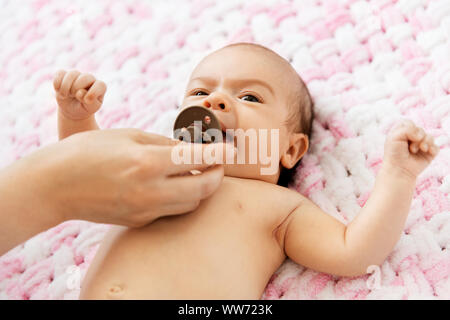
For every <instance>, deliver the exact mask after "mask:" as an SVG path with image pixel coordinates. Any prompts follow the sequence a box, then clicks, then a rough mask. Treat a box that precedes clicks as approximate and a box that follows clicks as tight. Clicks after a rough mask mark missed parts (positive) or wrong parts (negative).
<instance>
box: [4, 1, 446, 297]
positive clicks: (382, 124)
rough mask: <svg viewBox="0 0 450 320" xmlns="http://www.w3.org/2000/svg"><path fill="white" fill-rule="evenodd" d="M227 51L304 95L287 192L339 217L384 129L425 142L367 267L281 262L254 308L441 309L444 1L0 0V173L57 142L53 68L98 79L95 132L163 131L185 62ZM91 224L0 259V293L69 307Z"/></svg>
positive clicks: (370, 169) (60, 231) (357, 195)
mask: <svg viewBox="0 0 450 320" xmlns="http://www.w3.org/2000/svg"><path fill="white" fill-rule="evenodd" d="M238 41H246V42H255V43H259V44H262V45H265V46H267V47H269V48H271V49H273V50H275V51H276V52H278V53H279V54H280V55H282V56H283V57H285V58H286V59H288V60H289V61H290V62H291V63H292V65H293V67H294V68H295V69H296V70H297V71H298V72H299V74H300V75H301V76H302V77H303V79H304V80H305V82H306V83H307V85H308V87H309V88H310V90H311V93H312V95H313V97H314V99H315V102H316V105H315V113H316V118H315V120H314V125H313V136H312V141H311V147H312V148H311V150H310V151H308V154H307V155H306V156H305V157H304V159H303V161H302V165H301V166H300V167H299V168H298V171H297V175H296V177H295V181H294V183H293V184H292V185H291V188H293V189H295V190H297V191H298V192H300V193H302V194H303V195H305V196H307V197H309V198H310V199H311V200H312V201H314V202H315V203H316V204H317V205H318V206H320V207H321V208H322V209H323V210H325V211H326V212H327V213H329V214H330V215H332V216H334V217H336V218H337V219H339V220H340V221H342V222H344V223H348V222H349V221H351V220H352V219H353V218H354V217H355V216H356V215H357V214H358V213H359V212H360V209H361V207H362V206H363V205H364V203H365V201H366V200H367V198H368V197H369V195H370V192H371V190H372V188H373V185H374V180H375V177H376V174H377V171H378V170H379V168H380V165H381V163H382V158H383V152H384V150H383V144H384V140H385V137H386V133H387V132H388V131H389V129H390V128H391V127H392V126H393V125H394V124H395V122H397V121H399V120H400V119H402V118H408V119H411V120H413V121H414V122H415V123H416V124H417V125H419V126H421V127H423V128H424V129H425V130H426V131H427V132H429V133H430V134H432V135H433V136H434V137H435V141H436V143H437V144H438V145H439V147H440V153H439V155H438V156H437V158H436V159H435V160H434V161H433V162H432V164H431V165H430V166H429V167H428V168H427V169H426V170H425V171H424V172H423V173H422V174H421V175H420V176H419V178H418V180H417V186H416V189H415V194H414V199H413V201H412V204H411V210H410V213H409V216H408V219H407V222H406V226H405V229H404V233H403V234H402V236H401V238H400V240H399V242H398V243H397V245H396V246H395V249H394V250H393V252H392V253H391V254H390V255H389V257H388V258H387V259H386V261H385V262H384V263H383V264H382V266H381V267H380V268H374V269H373V270H370V272H371V273H370V274H367V275H366V276H361V277H355V278H344V277H335V276H331V275H328V274H323V273H318V272H315V271H313V270H310V269H307V268H305V267H302V266H300V265H297V264H295V263H293V262H292V261H290V260H286V262H285V263H284V264H283V265H282V266H281V267H280V268H279V270H277V272H276V273H275V274H274V275H273V277H272V278H271V280H270V282H269V283H268V285H267V288H266V290H265V292H264V294H263V296H262V297H261V298H262V299H383V298H385V299H386V298H387V299H449V298H450V251H449V248H450V200H449V190H450V175H449V172H450V138H449V137H450V95H449V92H450V59H449V57H450V2H449V1H448V0H398V1H396V0H372V1H368V0H339V1H338V0H327V1H321V0H298V1H261V0H257V1H245V2H244V1H239V0H227V1H214V0H193V1H177V0H173V1H159V0H152V1H137V0H129V1H124V0H114V1H106V0H101V1H100V0H99V1H82V0H70V1H62V0H58V1H57V0H34V1H32V0H29V1H15V0H0V48H1V49H0V66H1V68H0V84H1V85H0V141H1V143H0V166H1V167H4V166H6V165H7V164H9V163H11V162H13V161H14V160H16V159H19V158H20V157H23V156H25V155H27V154H29V153H30V152H32V151H33V150H36V149H38V148H40V147H42V146H45V145H47V144H49V143H52V142H55V141H56V140H57V131H56V107H57V106H56V102H55V98H54V93H53V88H52V78H53V74H54V73H55V72H56V71H57V70H58V69H60V68H62V69H66V70H67V69H72V68H76V69H78V70H80V71H83V72H90V73H93V74H94V75H95V76H96V77H97V78H98V79H101V80H103V81H105V82H106V83H107V85H108V92H107V94H106V97H105V100H104V107H103V108H102V109H101V111H100V112H99V114H98V120H99V123H100V126H101V127H102V128H122V127H134V128H141V129H144V130H147V131H151V132H157V133H161V134H166V135H170V126H171V124H172V123H173V120H174V118H175V117H174V116H175V114H176V113H177V111H176V109H177V105H178V103H179V102H180V98H181V95H182V94H183V91H184V88H185V87H184V86H185V84H186V81H187V78H188V76H189V74H190V72H191V70H192V68H193V67H194V66H195V64H196V63H197V62H198V61H199V60H200V59H201V58H202V57H204V56H205V55H206V54H207V53H209V52H211V51H212V50H215V49H218V48H220V47H222V46H224V45H226V44H228V43H231V42H238ZM43 178H44V177H43ZM107 229H108V226H107V225H99V224H94V223H88V222H82V221H69V222H66V223H63V224H61V225H59V226H56V227H55V228H53V229H51V230H48V231H46V232H44V233H42V234H39V235H37V236H35V237H34V238H32V239H30V240H29V241H27V242H26V243H24V244H22V245H19V246H18V247H16V248H14V249H13V250H11V251H10V252H8V253H7V254H6V255H4V256H3V257H1V258H0V298H2V299H76V298H77V297H78V295H79V283H80V281H81V280H82V278H83V276H84V274H85V272H86V270H87V269H88V267H89V264H90V262H91V261H92V258H93V257H94V255H95V252H96V250H97V248H98V245H99V243H100V242H101V240H102V237H103V235H104V234H105V232H106V231H107ZM217 276H218V277H220V275H219V274H218V275H217Z"/></svg>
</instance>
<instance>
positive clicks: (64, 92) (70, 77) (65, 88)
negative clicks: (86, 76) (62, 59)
mask: <svg viewBox="0 0 450 320" xmlns="http://www.w3.org/2000/svg"><path fill="white" fill-rule="evenodd" d="M79 75H80V72H79V71H76V70H73V71H69V72H68V73H66V74H65V75H64V78H63V81H62V84H61V87H60V89H59V94H60V95H61V96H63V97H67V96H68V95H69V92H70V88H71V87H72V84H73V82H74V81H75V79H76V78H77V77H78V76H79Z"/></svg>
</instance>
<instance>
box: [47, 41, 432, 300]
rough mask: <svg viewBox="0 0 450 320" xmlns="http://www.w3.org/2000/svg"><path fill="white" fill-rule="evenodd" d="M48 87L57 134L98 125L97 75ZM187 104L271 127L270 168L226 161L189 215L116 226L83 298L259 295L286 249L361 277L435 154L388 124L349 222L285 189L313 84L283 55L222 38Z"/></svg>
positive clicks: (390, 239) (303, 136)
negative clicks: (364, 194)
mask: <svg viewBox="0 0 450 320" xmlns="http://www.w3.org/2000/svg"><path fill="white" fill-rule="evenodd" d="M54 87H55V90H56V93H57V101H58V105H59V109H58V110H59V111H58V118H59V119H58V128H59V137H60V139H63V138H65V137H67V136H70V135H71V134H74V133H77V132H80V131H84V130H93V129H98V126H97V124H96V122H95V116H94V113H95V112H96V111H97V110H98V109H99V108H100V106H101V104H102V101H103V96H104V94H105V92H106V86H105V84H104V83H103V82H101V81H98V80H96V79H95V78H94V77H93V76H92V75H90V74H80V72H78V71H70V72H67V73H66V72H64V71H60V72H58V73H57V75H56V77H55V79H54ZM192 105H198V106H203V107H206V108H209V109H210V110H212V111H213V113H214V114H215V115H216V116H217V118H218V119H219V121H220V123H221V124H222V129H225V128H226V129H239V128H240V129H243V130H248V129H269V130H272V129H278V130H279V131H278V132H279V144H278V148H277V150H278V152H279V153H278V154H279V157H278V159H277V163H278V165H277V170H275V171H276V172H275V173H273V174H261V169H262V168H263V167H264V165H263V164H262V163H261V162H260V161H259V159H258V161H257V162H256V163H253V164H248V163H247V164H235V163H236V162H234V163H233V164H224V172H225V177H224V179H223V182H222V184H221V186H220V187H219V189H218V190H217V191H216V192H215V193H214V194H213V195H211V196H210V197H209V198H207V199H206V200H203V201H202V202H201V203H200V205H199V206H198V208H197V209H195V210H194V211H192V212H189V213H186V214H181V215H176V216H169V217H163V218H159V219H157V220H155V221H153V222H152V223H150V224H148V225H146V226H145V227H141V228H127V227H120V226H113V227H112V228H111V229H110V231H109V232H108V233H107V235H106V236H105V239H104V240H103V242H102V244H101V246H100V248H99V250H98V252H97V255H96V257H95V258H94V260H93V262H92V264H91V266H90V268H89V270H88V272H87V274H86V276H85V279H84V281H83V284H82V288H81V294H80V298H81V299H260V298H261V296H262V294H263V292H264V289H265V287H266V285H267V283H268V281H269V279H270V277H271V276H272V274H273V273H274V272H275V271H276V270H277V269H278V268H279V267H280V265H281V264H282V263H283V261H284V260H285V259H286V258H287V257H289V258H290V259H291V260H292V261H295V262H296V263H298V264H301V265H303V266H305V267H308V268H312V269H314V270H317V271H320V272H326V273H330V274H334V275H338V276H349V277H352V276H359V275H364V274H366V272H367V268H368V267H369V266H371V265H380V264H381V263H383V261H384V259H385V258H386V257H387V256H388V254H389V253H390V252H391V250H392V249H393V247H394V246H395V244H396V242H397V241H398V239H399V237H400V235H401V233H402V229H403V226H404V223H405V220H406V217H407V215H408V211H409V208H410V204H411V200H412V196H413V192H414V188H415V182H416V178H417V176H418V175H419V174H420V173H421V172H422V171H423V170H424V169H425V168H426V167H427V166H428V165H429V163H430V162H431V161H432V160H433V158H434V157H435V156H436V155H437V153H438V148H437V147H436V146H435V145H434V142H433V138H432V137H431V136H430V135H427V134H426V133H425V132H424V131H423V129H421V128H418V127H416V126H415V125H414V124H413V123H412V122H411V121H404V122H401V123H399V124H398V125H397V126H395V127H394V128H393V129H392V130H391V131H390V132H389V134H388V136H387V138H386V142H385V150H384V159H383V164H382V167H381V169H380V171H379V173H378V176H377V178H376V182H375V186H374V190H373V191H372V193H371V196H370V198H369V199H368V201H367V202H366V204H365V206H364V208H362V210H361V212H360V213H359V214H358V216H357V217H356V218H355V219H354V220H353V221H352V222H351V223H349V224H348V225H347V226H346V225H344V224H342V223H341V222H339V221H338V220H336V219H335V218H333V217H332V216H330V215H329V214H327V213H325V212H323V211H322V210H321V209H320V208H319V207H318V206H317V205H315V204H314V203H313V202H311V201H310V200H308V199H307V198H306V197H304V196H302V195H301V194H299V193H298V192H295V191H293V190H290V189H288V188H286V181H288V180H287V179H288V174H289V172H292V171H293V169H295V167H296V165H297V164H298V163H299V161H300V159H301V158H302V157H303V156H304V154H305V153H306V151H307V150H308V147H309V138H310V132H311V124H312V118H313V111H312V107H313V103H312V100H311V97H310V95H309V92H308V90H307V88H306V86H305V84H304V83H303V81H302V80H301V78H300V77H299V76H298V74H297V73H296V71H295V70H294V69H293V68H292V67H291V66H290V64H289V62H287V61H286V60H285V59H283V58H281V57H280V56H279V55H278V54H276V53H275V52H273V51H272V50H270V49H267V48H265V47H263V46H260V45H255V44H249V43H238V44H233V45H229V46H226V47H224V48H222V49H220V50H217V51H215V52H213V53H211V54H210V55H208V56H207V57H205V58H204V59H203V60H202V61H201V62H200V63H199V64H198V65H197V66H196V68H195V69H194V71H193V73H192V74H191V77H190V79H189V83H188V86H187V90H186V93H185V96H184V100H183V102H182V107H183V108H184V107H188V106H192ZM256 132H257V133H258V132H260V131H259V130H256ZM257 138H258V139H259V138H260V136H259V133H258V137H257ZM265 141H266V140H265ZM271 143H274V142H273V141H269V140H267V144H271ZM237 148H238V152H239V146H237ZM245 148H247V147H245ZM268 150H271V146H268ZM241 151H242V150H241ZM246 151H248V150H246ZM282 185H284V186H282Z"/></svg>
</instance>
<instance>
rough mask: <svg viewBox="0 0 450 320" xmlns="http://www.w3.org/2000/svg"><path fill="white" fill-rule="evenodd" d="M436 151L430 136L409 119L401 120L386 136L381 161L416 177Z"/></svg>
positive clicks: (437, 151) (437, 149) (437, 150)
mask: <svg viewBox="0 0 450 320" xmlns="http://www.w3.org/2000/svg"><path fill="white" fill-rule="evenodd" d="M438 153H439V148H438V147H437V146H436V145H435V144H434V139H433V137H432V136H430V135H429V134H427V133H426V132H425V131H424V130H423V129H422V128H419V127H417V126H416V125H415V124H414V122H412V121H411V120H403V121H402V122H400V123H399V124H397V125H395V126H394V127H393V128H392V129H391V131H390V132H389V134H388V136H387V137H386V142H385V145H384V161H383V162H386V164H387V165H389V166H390V167H392V168H394V169H399V170H400V172H403V173H406V174H407V175H409V176H410V177H413V178H416V177H417V176H418V175H419V174H420V173H421V172H422V171H423V170H424V169H425V168H426V167H427V166H428V165H429V164H430V162H431V161H432V160H433V159H434V158H435V157H436V155H437V154H438Z"/></svg>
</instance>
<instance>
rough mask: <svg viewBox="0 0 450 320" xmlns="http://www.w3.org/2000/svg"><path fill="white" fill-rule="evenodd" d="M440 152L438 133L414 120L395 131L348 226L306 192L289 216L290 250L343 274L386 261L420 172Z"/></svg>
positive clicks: (311, 265)
mask: <svg viewBox="0 0 450 320" xmlns="http://www.w3.org/2000/svg"><path fill="white" fill-rule="evenodd" d="M425 144H426V145H427V146H425ZM410 150H411V152H410ZM437 152H438V151H437V149H436V147H435V146H434V144H433V139H432V138H431V137H430V136H427V135H426V134H425V133H424V132H423V130H422V129H420V128H417V127H415V126H414V124H413V123H412V122H405V123H404V125H403V126H399V127H397V128H396V129H394V130H393V131H391V134H390V135H389V136H388V138H387V140H386V144H385V157H384V161H383V165H382V168H381V169H380V172H379V174H378V175H377V178H376V181H375V186H374V190H373V191H372V194H371V196H370V198H369V199H368V201H367V202H366V204H365V206H364V208H363V209H361V212H360V213H359V214H358V216H357V217H356V218H355V219H354V220H353V221H352V222H351V223H350V224H349V225H348V226H345V225H344V224H342V223H340V222H338V221H337V220H336V219H334V218H332V217H331V216H329V215H328V214H326V213H325V212H323V211H322V210H321V209H320V208H319V207H317V206H316V205H315V204H314V203H312V202H311V201H309V200H308V199H306V198H302V201H301V203H300V205H299V206H298V207H297V208H296V209H295V210H294V211H293V212H292V213H291V215H290V216H289V218H288V219H287V221H286V227H285V232H284V235H285V239H284V248H285V252H286V254H287V255H288V256H289V257H290V258H291V259H292V260H293V261H295V262H297V263H299V264H301V265H304V266H306V267H309V268H312V269H315V270H318V271H321V272H326V273H331V274H335V275H340V276H358V275H363V274H365V273H367V267H369V266H370V265H380V264H382V263H383V261H384V259H385V258H386V257H387V256H388V255H389V253H390V252H391V250H392V249H393V247H394V246H395V244H396V243H397V241H398V239H399V238H400V235H401V232H402V230H403V227H404V224H405V221H406V218H407V215H408V212H409V208H410V204H411V200H412V197H413V193H414V188H415V183H416V177H417V175H418V174H419V173H420V172H421V171H422V170H423V169H424V168H425V167H426V166H427V165H428V164H429V163H430V162H431V160H432V159H433V158H434V157H435V156H436V154H437Z"/></svg>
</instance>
